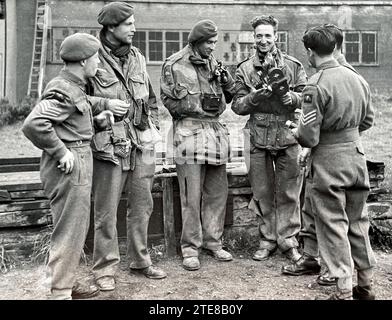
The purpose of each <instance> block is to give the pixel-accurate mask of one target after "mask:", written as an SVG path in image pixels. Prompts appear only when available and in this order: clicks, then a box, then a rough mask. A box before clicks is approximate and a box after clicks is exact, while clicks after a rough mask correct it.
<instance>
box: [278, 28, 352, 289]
mask: <svg viewBox="0 0 392 320" xmlns="http://www.w3.org/2000/svg"><path fill="white" fill-rule="evenodd" d="M322 27H324V28H326V29H327V30H328V31H329V32H331V33H332V35H333V36H334V38H335V41H336V45H335V49H334V51H333V56H334V58H335V59H336V61H338V62H339V64H340V65H342V66H345V67H347V68H349V69H351V70H353V71H354V72H357V71H356V70H355V69H354V68H353V67H352V66H351V65H350V64H349V63H347V61H346V59H345V57H344V55H343V54H342V44H343V32H342V30H341V29H339V28H338V27H337V26H335V25H333V24H324V25H323V26H322ZM322 27H320V26H318V27H315V29H318V28H322ZM310 153H311V149H310V148H303V149H302V151H301V153H300V155H299V163H300V165H301V166H304V167H305V166H306V164H307V161H308V159H309V157H310ZM308 171H309V170H308ZM310 186H311V183H306V186H305V188H306V191H305V200H304V207H303V209H302V229H301V232H300V233H299V237H300V238H302V241H303V245H304V250H303V255H302V257H301V259H299V260H298V261H297V262H295V263H293V264H291V265H287V266H283V268H282V273H283V274H288V275H294V276H298V275H304V274H318V273H319V272H320V270H321V266H320V264H319V262H318V260H317V258H318V256H319V250H318V244H317V235H316V230H315V222H314V215H313V213H312V209H311V203H310V192H311V189H310ZM317 283H318V284H320V285H324V286H330V285H335V283H336V278H334V277H330V276H329V273H328V270H326V271H325V272H324V274H321V275H319V276H318V277H317Z"/></svg>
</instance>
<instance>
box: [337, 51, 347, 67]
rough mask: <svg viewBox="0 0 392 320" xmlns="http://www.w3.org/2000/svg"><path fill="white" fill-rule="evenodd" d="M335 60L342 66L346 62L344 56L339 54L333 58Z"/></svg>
mask: <svg viewBox="0 0 392 320" xmlns="http://www.w3.org/2000/svg"><path fill="white" fill-rule="evenodd" d="M335 59H336V61H337V62H339V64H341V65H342V66H343V65H345V64H346V63H347V60H346V58H345V57H344V55H342V54H340V55H339V56H338V57H337V58H335Z"/></svg>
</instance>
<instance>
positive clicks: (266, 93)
mask: <svg viewBox="0 0 392 320" xmlns="http://www.w3.org/2000/svg"><path fill="white" fill-rule="evenodd" d="M252 94H253V98H252V100H253V101H254V102H255V103H259V102H261V101H263V100H265V99H268V98H269V97H270V96H271V95H272V91H271V90H270V88H269V87H267V88H264V87H263V88H261V89H258V90H255V91H253V92H252Z"/></svg>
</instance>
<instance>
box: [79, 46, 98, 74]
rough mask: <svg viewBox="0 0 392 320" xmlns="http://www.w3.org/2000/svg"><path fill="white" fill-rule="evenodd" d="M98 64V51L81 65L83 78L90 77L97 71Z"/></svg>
mask: <svg viewBox="0 0 392 320" xmlns="http://www.w3.org/2000/svg"><path fill="white" fill-rule="evenodd" d="M98 64H99V58H98V52H97V53H96V54H94V55H93V56H91V57H90V58H88V59H86V60H85V64H84V66H83V69H84V74H85V78H91V77H94V76H95V74H96V73H97V69H98Z"/></svg>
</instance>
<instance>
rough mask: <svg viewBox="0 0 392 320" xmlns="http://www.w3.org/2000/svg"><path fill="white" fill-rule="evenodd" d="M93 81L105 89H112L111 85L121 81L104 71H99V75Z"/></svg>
mask: <svg viewBox="0 0 392 320" xmlns="http://www.w3.org/2000/svg"><path fill="white" fill-rule="evenodd" d="M93 79H94V80H95V81H96V82H98V84H99V85H100V86H101V87H104V88H107V87H110V86H111V85H113V84H115V83H116V82H118V81H119V79H118V78H117V77H116V76H114V75H112V74H110V73H108V72H106V71H102V70H99V72H98V71H97V74H96V76H95V77H94V78H93Z"/></svg>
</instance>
